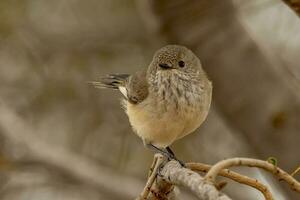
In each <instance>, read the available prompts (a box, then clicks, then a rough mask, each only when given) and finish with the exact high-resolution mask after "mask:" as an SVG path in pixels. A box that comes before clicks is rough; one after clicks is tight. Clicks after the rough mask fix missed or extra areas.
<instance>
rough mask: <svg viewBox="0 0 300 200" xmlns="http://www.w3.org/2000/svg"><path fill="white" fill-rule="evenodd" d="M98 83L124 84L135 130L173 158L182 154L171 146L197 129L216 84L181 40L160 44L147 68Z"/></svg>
mask: <svg viewBox="0 0 300 200" xmlns="http://www.w3.org/2000/svg"><path fill="white" fill-rule="evenodd" d="M92 84H93V85H94V86H95V87H97V88H112V89H118V90H120V91H121V92H122V94H123V95H124V97H125V99H124V100H123V105H124V108H125V110H126V113H127V115H128V117H129V121H130V124H131V126H132V128H133V129H134V131H135V133H136V134H137V135H138V136H139V137H141V138H142V140H143V142H144V145H145V146H146V147H148V148H150V149H152V150H155V151H158V152H160V153H162V154H164V155H165V156H167V157H168V158H169V159H176V160H177V158H176V157H175V155H174V153H173V152H172V150H171V149H170V147H169V146H170V145H171V144H172V143H173V142H174V141H175V140H178V139H180V138H182V137H184V136H186V135H188V134H190V133H191V132H193V131H194V130H195V129H197V128H198V127H199V126H200V125H201V124H202V123H203V121H204V120H205V118H206V116H207V114H208V111H209V107H210V104H211V96H212V84H211V82H210V81H209V80H208V78H207V76H206V73H205V72H204V71H203V69H202V67H201V63H200V60H199V59H198V57H197V56H196V55H195V54H194V53H193V52H192V51H191V50H189V49H187V48H186V47H183V46H179V45H167V46H165V47H163V48H161V49H159V50H158V51H157V52H156V53H155V54H154V57H153V60H152V62H151V63H150V65H149V67H148V68H147V69H145V70H142V71H139V72H136V73H135V74H133V75H129V74H111V75H108V76H107V77H105V78H102V79H101V80H100V81H99V82H92Z"/></svg>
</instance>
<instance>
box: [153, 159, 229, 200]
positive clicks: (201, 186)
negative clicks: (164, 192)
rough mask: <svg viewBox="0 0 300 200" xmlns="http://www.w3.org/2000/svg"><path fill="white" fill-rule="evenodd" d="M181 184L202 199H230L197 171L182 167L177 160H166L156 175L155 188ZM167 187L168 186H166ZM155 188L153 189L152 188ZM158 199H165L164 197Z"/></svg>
mask: <svg viewBox="0 0 300 200" xmlns="http://www.w3.org/2000/svg"><path fill="white" fill-rule="evenodd" d="M166 183H167V184H171V185H176V186H183V187H186V188H188V189H189V190H191V191H192V192H193V193H194V194H195V195H196V196H197V197H198V198H199V199H202V200H230V199H231V198H229V197H228V196H227V195H225V194H223V193H221V192H220V191H218V190H217V189H216V187H215V186H214V185H213V184H211V183H209V182H207V181H206V180H205V179H204V178H203V177H201V176H200V175H199V174H198V173H196V172H193V171H192V170H190V169H187V168H184V167H182V166H181V165H180V163H178V162H177V161H174V160H172V161H169V162H167V163H166V164H165V165H164V166H163V168H162V169H161V171H160V175H159V176H157V181H156V186H155V187H156V188H163V187H164V186H162V185H164V184H166ZM167 187H169V186H167ZM152 189H153V188H152ZM153 190H155V189H153ZM158 199H166V198H164V197H162V198H158Z"/></svg>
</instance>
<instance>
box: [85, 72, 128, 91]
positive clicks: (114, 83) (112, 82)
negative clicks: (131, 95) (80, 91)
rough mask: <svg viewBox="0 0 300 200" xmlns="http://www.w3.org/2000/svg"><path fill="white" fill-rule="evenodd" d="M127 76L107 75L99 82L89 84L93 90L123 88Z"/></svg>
mask: <svg viewBox="0 0 300 200" xmlns="http://www.w3.org/2000/svg"><path fill="white" fill-rule="evenodd" d="M129 76H130V75H129V74H109V75H107V76H106V77H103V78H101V79H100V80H99V81H91V82H89V83H90V84H92V85H93V86H94V87H95V88H100V89H102V88H111V89H119V87H121V86H124V84H125V81H126V79H127V78H128V77H129Z"/></svg>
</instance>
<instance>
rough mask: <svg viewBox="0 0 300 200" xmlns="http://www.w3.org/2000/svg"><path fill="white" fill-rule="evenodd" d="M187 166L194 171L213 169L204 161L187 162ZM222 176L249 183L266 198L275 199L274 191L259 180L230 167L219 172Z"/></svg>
mask: <svg viewBox="0 0 300 200" xmlns="http://www.w3.org/2000/svg"><path fill="white" fill-rule="evenodd" d="M186 166H187V167H188V168H190V169H191V170H194V171H201V172H205V173H207V172H208V171H209V170H210V169H211V167H212V166H211V165H207V164H203V163H186ZM219 175H220V176H223V177H226V178H229V179H232V180H234V181H236V182H238V183H241V184H245V185H249V186H251V187H253V188H255V189H257V190H259V191H260V192H261V193H262V194H263V195H264V197H265V199H266V200H273V196H272V193H271V192H270V190H269V189H268V188H267V187H266V186H265V185H264V184H262V183H260V182H258V180H256V179H253V178H250V177H247V176H244V175H241V174H238V173H236V172H233V171H231V170H229V169H223V170H221V171H220V173H219Z"/></svg>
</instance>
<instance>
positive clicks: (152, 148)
mask: <svg viewBox="0 0 300 200" xmlns="http://www.w3.org/2000/svg"><path fill="white" fill-rule="evenodd" d="M145 146H146V147H147V148H148V149H150V150H152V151H154V152H156V153H161V154H162V155H164V156H165V157H166V158H168V160H172V159H174V155H173V154H171V153H170V152H168V151H167V150H166V149H165V148H158V147H156V146H154V145H153V144H151V143H147V144H145Z"/></svg>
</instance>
